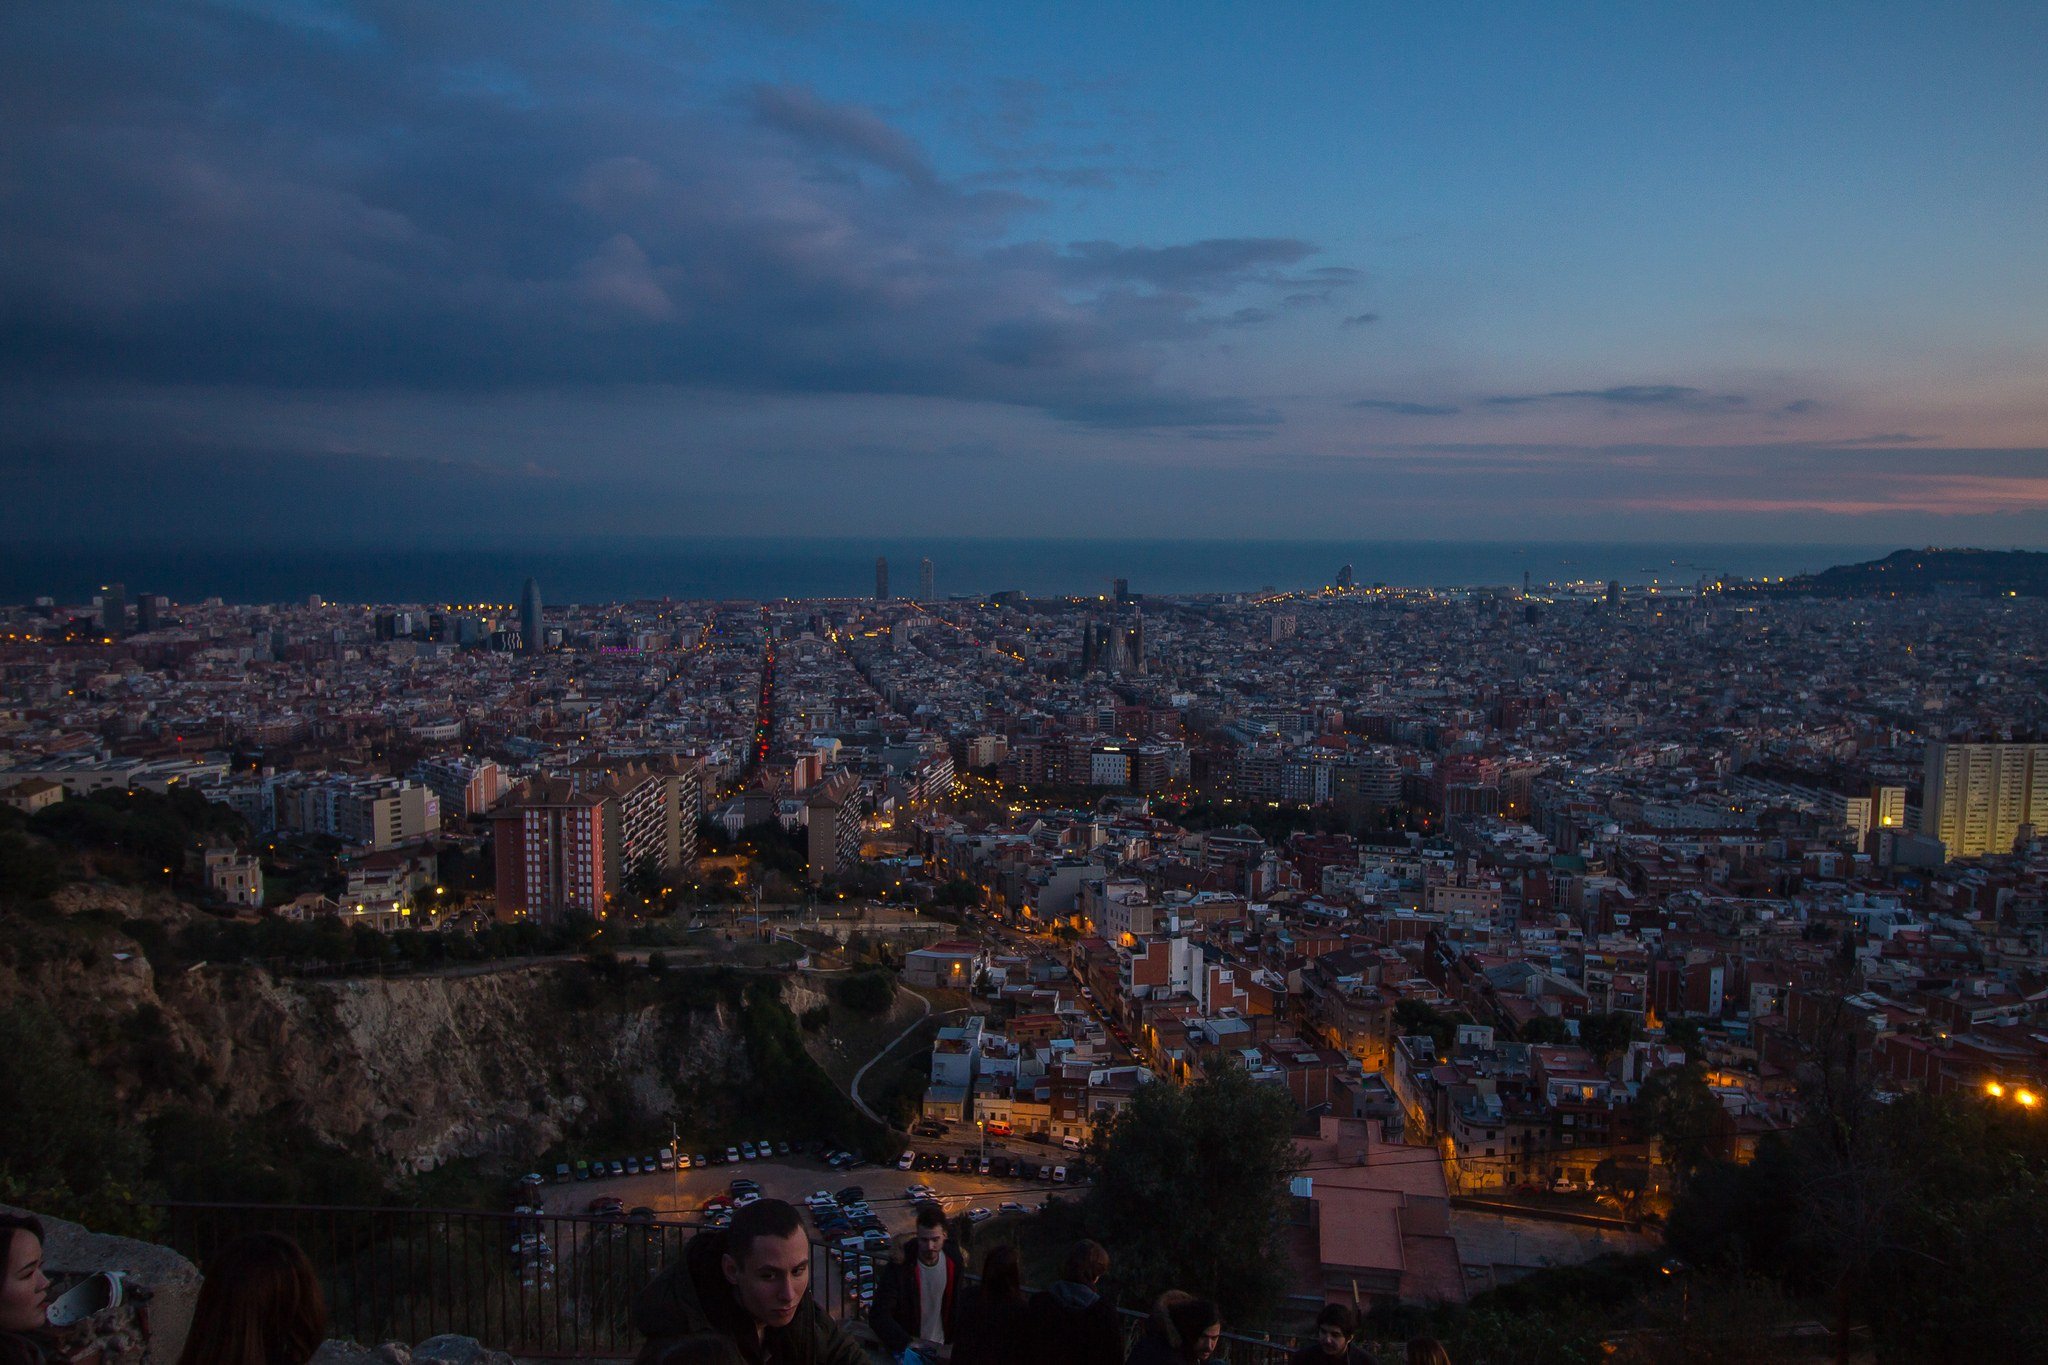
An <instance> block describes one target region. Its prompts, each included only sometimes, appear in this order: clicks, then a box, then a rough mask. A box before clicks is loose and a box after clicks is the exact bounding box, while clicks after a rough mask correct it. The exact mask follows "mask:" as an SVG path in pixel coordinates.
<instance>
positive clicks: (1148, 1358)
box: [1128, 1289, 1223, 1365]
mask: <svg viewBox="0 0 2048 1365" xmlns="http://www.w3.org/2000/svg"><path fill="white" fill-rule="evenodd" d="M1222 1341H1223V1315H1222V1314H1221V1313H1219V1312H1217V1311H1216V1305H1215V1304H1214V1303H1211V1302H1210V1301H1209V1300H1208V1299H1198V1298H1196V1297H1195V1296H1194V1295H1193V1294H1190V1293H1187V1292H1186V1291H1185V1290H1180V1289H1169V1290H1167V1291H1166V1292H1165V1293H1164V1294H1161V1295H1160V1296H1159V1297H1158V1298H1157V1299H1155V1300H1154V1301H1153V1303H1152V1320H1151V1321H1150V1322H1148V1323H1146V1325H1145V1331H1144V1334H1143V1335H1141V1336H1140V1337H1139V1338H1138V1340H1137V1344H1136V1345H1134V1346H1132V1347H1131V1358H1130V1361H1129V1362H1128V1365H1200V1362H1202V1361H1204V1360H1207V1359H1208V1358H1209V1357H1210V1356H1213V1355H1215V1354H1216V1348H1217V1346H1219V1345H1220V1344H1222Z"/></svg>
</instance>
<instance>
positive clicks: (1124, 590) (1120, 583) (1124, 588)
mask: <svg viewBox="0 0 2048 1365" xmlns="http://www.w3.org/2000/svg"><path fill="white" fill-rule="evenodd" d="M1109 590H1110V593H1111V594H1112V595H1113V596H1114V597H1115V598H1116V600H1117V601H1119V602H1128V601H1130V600H1131V580H1130V579H1128V578H1114V579H1111V580H1110V584H1109Z"/></svg>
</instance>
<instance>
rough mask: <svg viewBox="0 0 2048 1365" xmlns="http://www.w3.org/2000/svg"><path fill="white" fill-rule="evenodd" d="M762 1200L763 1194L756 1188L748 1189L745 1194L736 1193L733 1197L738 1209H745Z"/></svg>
mask: <svg viewBox="0 0 2048 1365" xmlns="http://www.w3.org/2000/svg"><path fill="white" fill-rule="evenodd" d="M760 1202H761V1195H760V1192H759V1191H756V1190H748V1191H747V1192H746V1193H745V1194H736V1195H734V1196H733V1197H732V1206H733V1207H734V1208H736V1209H743V1208H745V1207H746V1206H747V1205H749V1204H758V1203H760Z"/></svg>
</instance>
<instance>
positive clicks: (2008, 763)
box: [1920, 740, 2048, 858]
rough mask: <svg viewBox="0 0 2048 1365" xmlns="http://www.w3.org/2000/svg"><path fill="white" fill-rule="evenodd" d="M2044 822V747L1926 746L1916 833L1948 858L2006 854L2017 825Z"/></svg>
mask: <svg viewBox="0 0 2048 1365" xmlns="http://www.w3.org/2000/svg"><path fill="white" fill-rule="evenodd" d="M2044 820H2048V744H1950V743H1945V742H1943V741H1940V740H1936V741H1934V742H1933V743H1930V744H1929V745H1928V746H1927V756H1926V759H1925V761H1924V765H1923V767H1922V769H1921V780H1920V832H1921V833H1922V834H1931V835H1933V836H1934V837H1935V838H1937V839H1939V840H1941V842H1942V843H1944V844H1946V845H1947V846H1948V856H1949V857H1951V858H1981V857H1983V856H1985V855H1986V854H1996V853H2010V852H2012V848H2013V843H2014V841H2015V840H2016V839H2017V838H2018V837H2019V832H2020V826H2021V825H2039V824H2040V823H2042V822H2043V821H2044Z"/></svg>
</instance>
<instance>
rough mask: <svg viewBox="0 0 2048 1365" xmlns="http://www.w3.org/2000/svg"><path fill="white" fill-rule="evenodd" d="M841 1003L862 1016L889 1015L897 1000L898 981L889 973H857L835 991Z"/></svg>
mask: <svg viewBox="0 0 2048 1365" xmlns="http://www.w3.org/2000/svg"><path fill="white" fill-rule="evenodd" d="M833 994H834V995H836V996H838V997H839V1003H840V1004H842V1005H844V1006H846V1008H848V1009H850V1010H853V1011H855V1012H857V1013H860V1014H887V1013H888V1012H889V1007H890V1005H892V1004H894V1003H895V1000H896V979H895V978H894V977H892V976H891V975H889V973H887V972H856V973H854V974H853V975H852V976H849V977H847V978H846V979H845V980H843V981H841V982H839V983H838V984H837V985H836V986H835V987H834V989H833Z"/></svg>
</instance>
